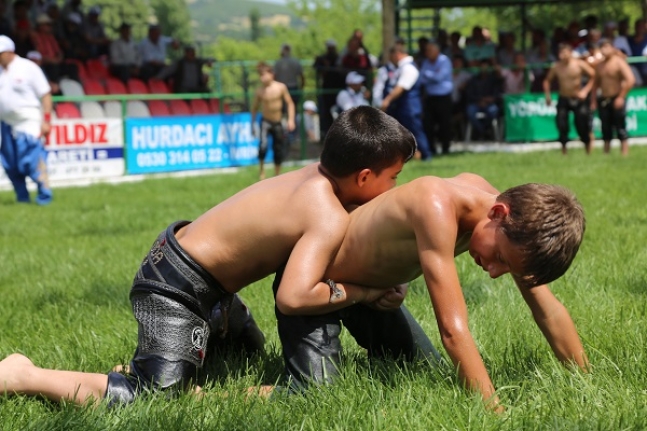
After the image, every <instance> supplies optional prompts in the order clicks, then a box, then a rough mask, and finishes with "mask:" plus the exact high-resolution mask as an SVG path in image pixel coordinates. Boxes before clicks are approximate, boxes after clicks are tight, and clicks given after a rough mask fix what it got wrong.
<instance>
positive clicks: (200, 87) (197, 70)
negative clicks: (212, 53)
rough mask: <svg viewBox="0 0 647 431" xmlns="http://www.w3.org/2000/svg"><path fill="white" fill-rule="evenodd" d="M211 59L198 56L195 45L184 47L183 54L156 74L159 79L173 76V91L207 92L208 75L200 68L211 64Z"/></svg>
mask: <svg viewBox="0 0 647 431" xmlns="http://www.w3.org/2000/svg"><path fill="white" fill-rule="evenodd" d="M212 64H213V60H212V59H206V58H198V57H197V56H196V52H195V47H193V46H191V45H187V46H186V47H184V56H183V57H182V58H181V59H179V60H177V61H176V62H175V63H173V65H171V66H170V67H167V68H164V69H163V70H162V72H160V74H159V75H158V78H160V79H168V78H169V77H170V78H173V92H174V93H208V92H209V87H208V86H207V82H208V75H206V74H205V73H204V72H203V71H202V69H203V67H204V66H205V65H207V66H211V65H212Z"/></svg>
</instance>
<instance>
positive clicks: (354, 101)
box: [337, 71, 370, 112]
mask: <svg viewBox="0 0 647 431" xmlns="http://www.w3.org/2000/svg"><path fill="white" fill-rule="evenodd" d="M364 81H365V78H364V77H363V76H362V75H360V74H359V73H357V72H355V71H352V72H349V73H348V75H346V88H344V89H343V90H341V91H340V92H339V94H338V95H337V109H339V112H343V111H346V110H347V109H350V108H354V107H356V106H364V105H370V103H369V101H368V97H369V93H368V90H367V89H366V88H365V87H364V86H363V84H364Z"/></svg>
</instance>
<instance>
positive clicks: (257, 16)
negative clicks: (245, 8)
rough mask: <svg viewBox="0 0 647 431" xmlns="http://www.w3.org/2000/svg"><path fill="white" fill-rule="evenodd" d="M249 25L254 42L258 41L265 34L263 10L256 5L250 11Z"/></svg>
mask: <svg viewBox="0 0 647 431" xmlns="http://www.w3.org/2000/svg"><path fill="white" fill-rule="evenodd" d="M249 25H250V30H251V34H250V38H251V40H252V42H256V41H257V40H258V39H259V38H260V37H261V36H262V35H263V28H262V27H261V12H260V11H259V10H258V8H256V7H255V8H252V9H251V10H250V11H249Z"/></svg>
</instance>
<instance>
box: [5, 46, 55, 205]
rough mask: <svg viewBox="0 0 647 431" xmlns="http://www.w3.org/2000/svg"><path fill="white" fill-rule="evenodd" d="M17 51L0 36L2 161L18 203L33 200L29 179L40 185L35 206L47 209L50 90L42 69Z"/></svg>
mask: <svg viewBox="0 0 647 431" xmlns="http://www.w3.org/2000/svg"><path fill="white" fill-rule="evenodd" d="M14 51H15V44H14V42H13V41H12V40H11V39H10V38H8V37H7V36H4V35H3V36H0V129H1V133H2V146H1V147H0V159H1V160H2V166H3V168H4V170H5V172H6V174H7V177H8V178H9V180H10V181H11V183H12V184H13V188H14V191H15V192H16V199H17V200H18V202H30V200H31V199H30V197H29V191H28V190H27V183H26V179H27V177H29V178H31V179H32V180H33V181H34V182H35V183H36V184H37V185H38V195H37V197H36V203H37V204H39V205H46V204H49V203H50V202H51V201H52V190H51V188H50V186H49V181H48V177H47V164H46V161H47V153H46V152H45V148H44V147H43V141H42V137H43V136H47V134H48V133H49V131H50V128H51V126H50V120H51V116H52V95H51V88H50V86H49V82H47V78H46V77H45V74H44V73H43V71H42V70H41V68H40V67H38V65H37V64H36V63H34V62H32V61H31V60H27V59H26V58H22V57H20V56H18V55H16V54H15V53H14Z"/></svg>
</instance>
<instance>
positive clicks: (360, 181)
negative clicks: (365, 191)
mask: <svg viewBox="0 0 647 431" xmlns="http://www.w3.org/2000/svg"><path fill="white" fill-rule="evenodd" d="M371 174H373V171H372V170H370V169H368V168H366V169H362V170H361V171H359V172H358V173H357V176H356V177H355V180H356V181H357V185H358V186H359V187H364V185H365V184H366V183H367V182H368V181H369V180H370V179H371V176H372V175H371Z"/></svg>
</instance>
